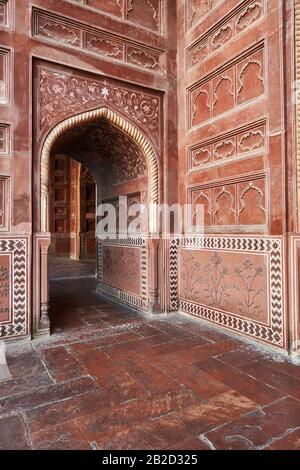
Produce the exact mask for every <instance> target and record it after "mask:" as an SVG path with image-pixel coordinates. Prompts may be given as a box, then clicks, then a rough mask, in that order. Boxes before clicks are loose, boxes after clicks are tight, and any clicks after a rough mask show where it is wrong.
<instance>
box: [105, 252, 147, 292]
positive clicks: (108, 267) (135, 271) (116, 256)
mask: <svg viewBox="0 0 300 470" xmlns="http://www.w3.org/2000/svg"><path fill="white" fill-rule="evenodd" d="M140 265H141V251H140V249H139V248H135V247H124V246H103V268H102V269H103V271H102V272H103V282H104V283H105V284H109V285H111V286H113V287H115V288H117V289H122V290H124V291H126V292H130V293H132V294H136V295H140V293H141V281H140V274H141V272H140Z"/></svg>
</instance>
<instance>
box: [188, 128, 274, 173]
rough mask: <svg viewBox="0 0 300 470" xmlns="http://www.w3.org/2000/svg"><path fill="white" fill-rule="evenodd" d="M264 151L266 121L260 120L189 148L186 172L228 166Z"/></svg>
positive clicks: (265, 144)
mask: <svg viewBox="0 0 300 470" xmlns="http://www.w3.org/2000/svg"><path fill="white" fill-rule="evenodd" d="M266 149H267V133H266V120H265V119H262V120H260V121H257V122H255V123H251V124H248V125H246V126H243V127H240V128H238V129H235V130H233V131H231V132H227V133H226V134H223V135H222V136H218V137H216V138H214V139H210V140H207V141H204V142H201V143H199V144H197V145H193V146H192V147H189V148H188V171H197V170H202V169H205V168H209V167H213V166H217V165H224V164H228V163H231V162H235V161H237V160H240V159H243V158H247V157H249V155H252V154H257V153H260V154H264V153H265V151H266Z"/></svg>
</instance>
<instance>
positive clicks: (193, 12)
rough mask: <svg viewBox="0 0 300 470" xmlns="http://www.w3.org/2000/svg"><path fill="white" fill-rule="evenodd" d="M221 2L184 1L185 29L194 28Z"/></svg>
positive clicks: (219, 0) (213, 0) (205, 0)
mask: <svg viewBox="0 0 300 470" xmlns="http://www.w3.org/2000/svg"><path fill="white" fill-rule="evenodd" d="M221 2H222V0H186V2H185V5H186V29H187V30H188V29H191V28H194V26H196V25H197V24H198V23H199V22H200V21H203V20H204V19H205V17H206V16H207V15H208V14H209V13H210V12H211V11H212V10H213V9H215V8H216V7H217V6H218V5H219V4H220V3H221Z"/></svg>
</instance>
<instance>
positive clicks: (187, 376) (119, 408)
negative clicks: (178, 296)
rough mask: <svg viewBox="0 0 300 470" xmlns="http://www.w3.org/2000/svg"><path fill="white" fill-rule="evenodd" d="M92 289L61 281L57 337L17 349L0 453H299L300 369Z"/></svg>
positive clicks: (10, 351)
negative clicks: (132, 307) (136, 310)
mask: <svg viewBox="0 0 300 470" xmlns="http://www.w3.org/2000/svg"><path fill="white" fill-rule="evenodd" d="M94 287H95V280H94V279H72V280H60V281H53V282H52V285H51V298H52V305H51V315H52V319H53V325H54V331H53V335H52V336H51V337H49V338H48V339H44V340H41V339H40V340H35V341H33V342H31V343H29V342H22V343H18V344H16V343H14V344H13V343H8V344H7V363H8V367H9V371H10V374H11V378H10V379H9V380H5V381H2V382H0V449H31V448H33V449H91V448H92V449H114V450H117V449H157V450H158V449H169V450H171V449H177V450H182V449H186V450H188V449H191V450H207V449H299V448H300V367H296V366H294V365H292V364H289V363H287V362H284V361H283V360H282V358H280V357H277V356H276V357H275V356H271V355H268V354H266V353H264V352H262V351H259V350H257V349H255V348H253V347H250V346H247V345H246V344H245V343H242V342H239V341H238V340H235V339H232V338H230V337H229V336H227V335H224V334H221V333H217V332H216V331H215V330H212V329H209V328H206V327H204V326H203V325H202V324H201V323H200V322H198V321H197V320H194V319H193V318H191V317H187V316H181V315H170V316H163V317H157V318H153V319H150V318H149V317H146V316H144V315H142V314H137V313H133V312H129V311H127V310H125V309H122V308H120V307H116V306H113V305H111V304H109V303H107V302H105V301H103V300H100V299H99V297H98V296H97V294H95V292H94Z"/></svg>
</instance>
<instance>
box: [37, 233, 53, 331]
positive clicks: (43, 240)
mask: <svg viewBox="0 0 300 470" xmlns="http://www.w3.org/2000/svg"><path fill="white" fill-rule="evenodd" d="M34 239H35V244H34V246H35V254H34V274H33V282H34V289H35V295H34V297H33V299H34V318H33V335H34V336H35V337H37V336H38V337H40V336H44V335H49V334H50V318H49V280H48V252H49V247H50V243H51V238H50V233H48V232H47V233H40V234H35V236H34Z"/></svg>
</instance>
